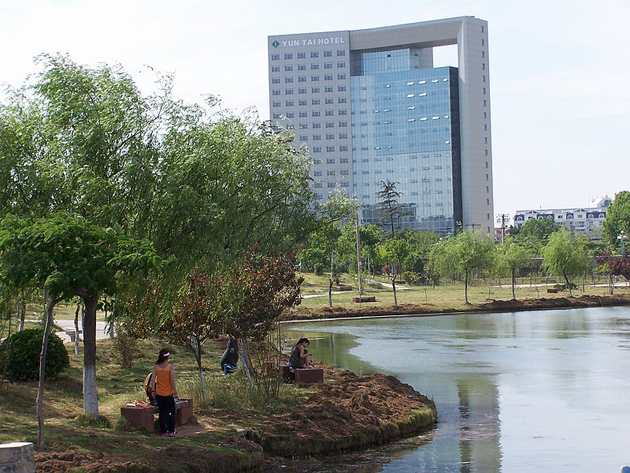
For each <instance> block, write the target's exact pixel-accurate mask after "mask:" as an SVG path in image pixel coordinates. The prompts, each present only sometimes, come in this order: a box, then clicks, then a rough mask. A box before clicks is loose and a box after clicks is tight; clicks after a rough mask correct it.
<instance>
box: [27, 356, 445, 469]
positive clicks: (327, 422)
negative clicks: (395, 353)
mask: <svg viewBox="0 0 630 473" xmlns="http://www.w3.org/2000/svg"><path fill="white" fill-rule="evenodd" d="M318 367H321V368H324V370H325V380H326V382H325V383H324V384H315V385H307V386H304V387H303V391H302V393H303V396H302V397H301V399H296V406H295V409H294V410H291V411H290V412H276V413H274V414H273V415H265V414H252V413H251V412H248V413H246V414H245V413H242V412H235V411H227V410H219V409H215V410H214V411H213V412H211V413H210V414H209V415H208V416H204V417H203V418H202V419H200V421H201V423H200V424H197V425H194V426H182V427H181V428H178V430H179V433H180V437H179V438H175V439H173V438H163V439H159V440H162V442H160V443H159V444H158V445H157V446H156V445H153V446H149V445H146V443H145V442H143V438H151V439H154V438H155V436H154V435H150V436H148V437H145V436H143V435H142V434H141V433H139V432H121V434H120V437H119V438H116V445H107V446H103V451H98V452H96V451H93V450H91V451H86V450H85V449H82V448H80V447H70V448H67V447H65V446H63V445H62V444H60V443H59V444H55V443H54V442H52V443H50V444H49V445H47V446H46V448H45V449H43V450H41V451H39V452H38V453H37V454H36V457H35V458H36V467H37V471H38V472H54V473H66V472H72V471H86V472H96V471H98V472H111V473H114V472H116V473H123V472H125V473H131V472H151V473H153V472H169V473H170V472H180V471H194V472H199V473H202V472H214V473H231V472H240V471H250V470H252V469H259V470H260V469H263V470H265V469H266V468H267V466H269V465H270V464H277V463H278V462H277V461H276V459H277V457H281V456H285V457H296V456H303V455H323V454H331V453H337V452H342V451H349V450H356V449H359V448H363V447H366V446H370V445H380V444H383V443H385V442H388V441H392V440H395V439H398V438H401V437H403V436H407V435H411V434H414V433H416V432H420V431H422V430H426V429H428V428H430V427H432V426H433V425H434V424H435V422H436V417H437V413H436V410H435V404H434V403H433V402H432V401H431V400H429V399H427V398H426V397H425V396H423V395H421V394H420V393H418V392H417V391H415V390H414V389H413V388H412V387H411V386H409V385H407V384H404V383H401V382H400V381H399V380H397V379H396V378H394V377H392V376H385V375H382V374H375V375H372V376H363V377H357V376H356V375H355V374H354V373H351V372H349V371H335V370H333V369H331V368H329V367H327V366H325V365H322V364H318ZM235 427H240V428H244V429H246V430H247V431H248V435H247V438H242V437H238V436H237V435H236V434H235V430H234V428H235ZM205 435H208V439H209V442H208V444H207V445H208V447H207V448H203V442H200V440H199V439H200V438H201V437H203V436H205ZM189 440H190V441H193V440H194V444H191V443H190V442H189ZM200 445H201V446H200Z"/></svg>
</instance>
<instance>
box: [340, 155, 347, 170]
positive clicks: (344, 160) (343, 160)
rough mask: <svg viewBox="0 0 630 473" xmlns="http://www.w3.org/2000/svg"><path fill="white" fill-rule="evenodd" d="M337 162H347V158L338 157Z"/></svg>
mask: <svg viewBox="0 0 630 473" xmlns="http://www.w3.org/2000/svg"><path fill="white" fill-rule="evenodd" d="M339 162H340V163H341V164H345V163H347V162H348V158H339ZM346 172H347V171H346Z"/></svg>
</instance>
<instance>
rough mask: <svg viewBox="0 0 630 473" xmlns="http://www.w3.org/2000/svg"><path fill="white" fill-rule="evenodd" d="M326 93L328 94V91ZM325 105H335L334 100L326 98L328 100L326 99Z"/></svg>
mask: <svg viewBox="0 0 630 473" xmlns="http://www.w3.org/2000/svg"><path fill="white" fill-rule="evenodd" d="M326 88H328V87H326ZM326 92H328V90H327V91H326ZM324 103H325V104H326V105H330V104H332V103H334V100H333V99H331V98H326V99H324Z"/></svg>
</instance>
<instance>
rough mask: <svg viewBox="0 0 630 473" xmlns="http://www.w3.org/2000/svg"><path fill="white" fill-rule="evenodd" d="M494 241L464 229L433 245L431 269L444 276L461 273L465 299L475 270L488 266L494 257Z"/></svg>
mask: <svg viewBox="0 0 630 473" xmlns="http://www.w3.org/2000/svg"><path fill="white" fill-rule="evenodd" d="M492 245H493V244H492V242H491V241H490V240H489V239H488V238H486V237H483V236H482V235H481V234H480V233H478V232H471V231H462V232H459V233H458V234H457V235H456V236H449V237H447V238H445V239H443V240H441V241H440V242H439V243H437V244H436V245H434V246H433V248H432V249H431V253H430V255H429V264H430V267H431V270H432V271H433V272H435V273H437V274H440V275H442V276H452V275H454V274H459V275H461V276H462V277H463V279H464V299H465V301H466V304H469V302H468V284H469V281H470V279H471V278H472V277H473V276H474V274H475V272H477V271H479V270H481V269H483V268H485V267H487V266H488V265H489V263H490V260H491V258H492V249H493V246H492Z"/></svg>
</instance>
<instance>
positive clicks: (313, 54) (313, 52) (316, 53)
mask: <svg viewBox="0 0 630 473" xmlns="http://www.w3.org/2000/svg"><path fill="white" fill-rule="evenodd" d="M311 57H319V51H311Z"/></svg>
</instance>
